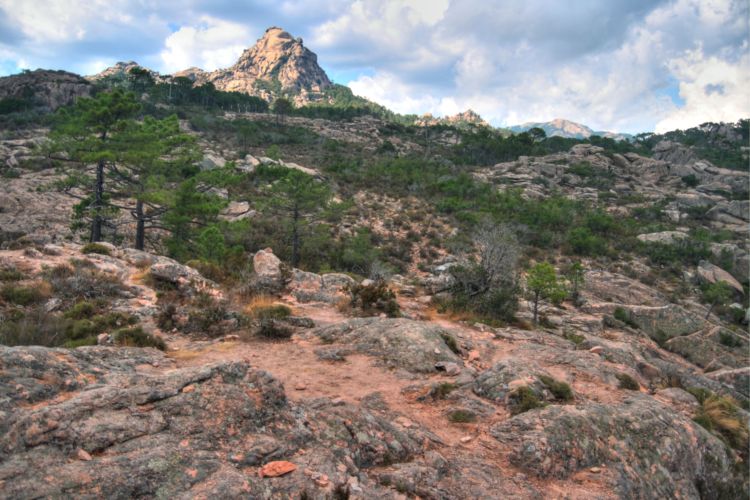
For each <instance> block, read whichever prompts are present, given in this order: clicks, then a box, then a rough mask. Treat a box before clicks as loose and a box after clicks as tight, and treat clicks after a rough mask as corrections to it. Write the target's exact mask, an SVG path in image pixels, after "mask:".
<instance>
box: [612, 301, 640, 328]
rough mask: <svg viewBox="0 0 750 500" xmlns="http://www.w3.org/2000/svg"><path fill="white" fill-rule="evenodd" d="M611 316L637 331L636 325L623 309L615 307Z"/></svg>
mask: <svg viewBox="0 0 750 500" xmlns="http://www.w3.org/2000/svg"><path fill="white" fill-rule="evenodd" d="M612 316H613V317H614V318H615V319H616V320H617V321H621V322H623V323H625V324H626V325H628V326H629V327H630V328H635V329H636V330H637V329H638V324H637V323H635V322H634V321H633V320H632V319H631V318H630V314H628V311H627V310H625V308H623V307H619V306H618V307H615V312H614V313H613V314H612Z"/></svg>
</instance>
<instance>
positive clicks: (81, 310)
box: [64, 300, 99, 319]
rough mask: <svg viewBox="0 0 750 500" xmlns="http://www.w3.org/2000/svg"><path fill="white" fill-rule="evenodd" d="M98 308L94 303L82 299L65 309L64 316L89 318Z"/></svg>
mask: <svg viewBox="0 0 750 500" xmlns="http://www.w3.org/2000/svg"><path fill="white" fill-rule="evenodd" d="M98 310H99V307H97V305H96V304H94V303H93V302H91V301H88V300H83V301H81V302H76V304H75V305H74V306H73V307H71V308H70V309H68V310H67V311H65V313H64V316H65V317H66V318H68V319H84V318H90V317H92V316H93V315H94V314H96V312H97V311H98Z"/></svg>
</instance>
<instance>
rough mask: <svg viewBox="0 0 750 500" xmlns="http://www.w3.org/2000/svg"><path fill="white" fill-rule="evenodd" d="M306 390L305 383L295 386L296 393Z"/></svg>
mask: <svg viewBox="0 0 750 500" xmlns="http://www.w3.org/2000/svg"><path fill="white" fill-rule="evenodd" d="M305 389H307V386H306V385H305V384H303V383H299V384H297V385H295V386H294V390H295V391H304V390H305Z"/></svg>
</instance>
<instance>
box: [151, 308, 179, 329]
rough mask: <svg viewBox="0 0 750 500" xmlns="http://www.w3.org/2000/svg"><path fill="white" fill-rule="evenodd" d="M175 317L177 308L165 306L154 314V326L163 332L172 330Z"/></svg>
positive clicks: (174, 324)
mask: <svg viewBox="0 0 750 500" xmlns="http://www.w3.org/2000/svg"><path fill="white" fill-rule="evenodd" d="M176 315H177V306H175V305H174V304H167V305H165V306H162V308H161V309H159V312H158V313H157V314H156V326H158V327H159V328H160V329H161V330H163V331H169V330H172V329H173V328H174V327H175V326H176V324H177V323H176V320H175V316H176Z"/></svg>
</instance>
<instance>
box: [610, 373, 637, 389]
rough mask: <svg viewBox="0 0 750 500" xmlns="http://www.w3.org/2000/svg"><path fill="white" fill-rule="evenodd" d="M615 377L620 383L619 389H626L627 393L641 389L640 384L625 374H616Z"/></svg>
mask: <svg viewBox="0 0 750 500" xmlns="http://www.w3.org/2000/svg"><path fill="white" fill-rule="evenodd" d="M615 376H616V377H617V380H619V381H620V385H619V387H620V389H627V390H629V391H638V390H640V389H641V384H639V383H638V381H637V380H636V379H634V378H633V377H631V376H630V375H628V374H627V373H618V374H617V375H615Z"/></svg>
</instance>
